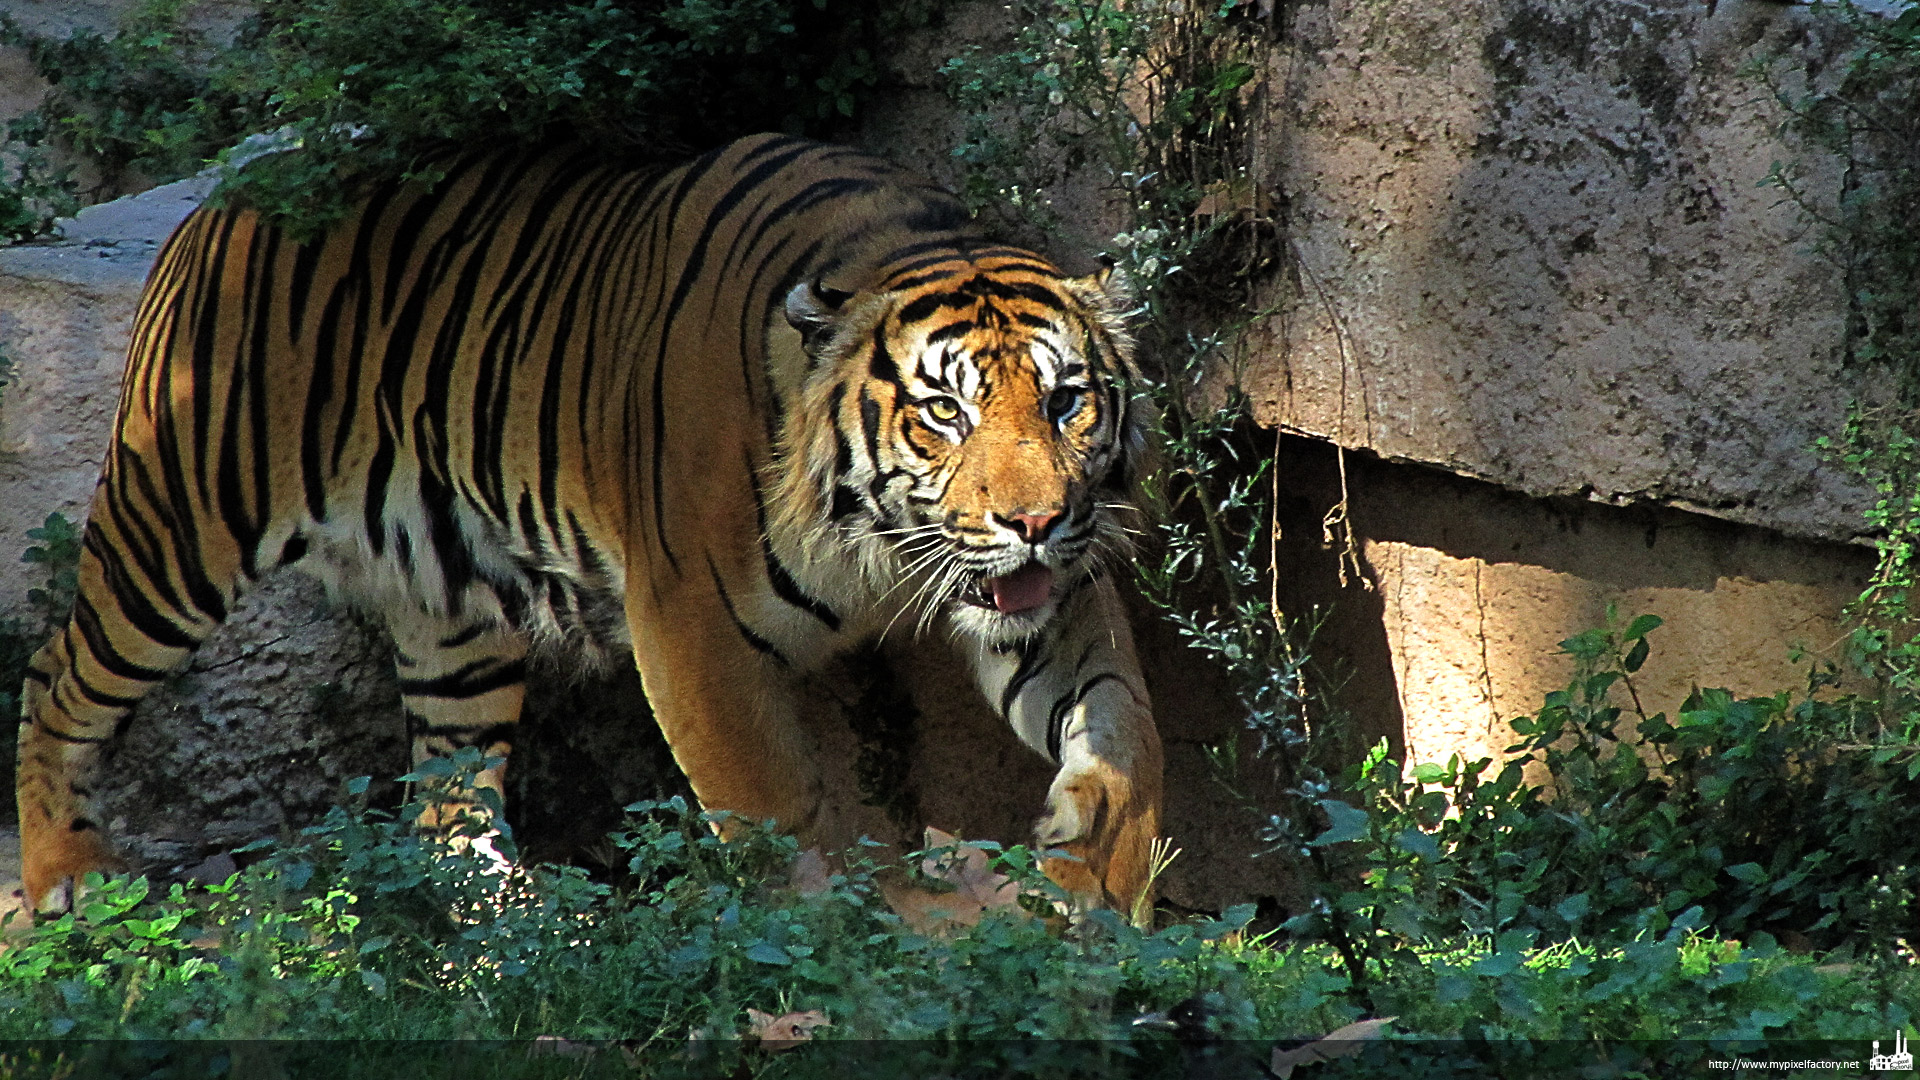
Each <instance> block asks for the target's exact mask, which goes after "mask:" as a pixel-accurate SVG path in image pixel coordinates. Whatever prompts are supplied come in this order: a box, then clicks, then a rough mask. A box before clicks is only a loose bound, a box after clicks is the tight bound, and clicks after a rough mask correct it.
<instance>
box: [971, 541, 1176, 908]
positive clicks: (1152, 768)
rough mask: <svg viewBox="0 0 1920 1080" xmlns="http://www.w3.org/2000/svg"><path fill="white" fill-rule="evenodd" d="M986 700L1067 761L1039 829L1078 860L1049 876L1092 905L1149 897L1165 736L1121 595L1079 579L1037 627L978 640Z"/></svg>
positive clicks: (1058, 863) (1035, 744) (1042, 840)
mask: <svg viewBox="0 0 1920 1080" xmlns="http://www.w3.org/2000/svg"><path fill="white" fill-rule="evenodd" d="M973 660H974V670H975V674H976V677H977V678H978V680H979V683H980V688H981V690H982V691H983V692H985V694H986V695H987V700H988V702H989V703H991V704H992V705H993V706H994V707H995V708H997V709H998V710H999V711H1000V713H1001V715H1002V716H1004V717H1006V719H1007V722H1008V724H1010V725H1011V726H1012V727H1013V730H1014V733H1015V734H1016V735H1018V736H1019V737H1020V741H1022V742H1024V743H1026V744H1027V745H1028V746H1030V747H1032V748H1033V749H1035V750H1037V751H1039V752H1040V753H1042V754H1044V755H1046V756H1047V758H1048V759H1049V760H1051V761H1054V762H1056V763H1058V765H1059V766H1060V771H1059V772H1058V773H1056V774H1055V775H1054V779H1053V784H1052V786H1051V787H1050V788H1049V789H1048V791H1047V805H1046V812H1045V813H1044V814H1043V815H1042V816H1041V818H1040V820H1039V821H1038V822H1036V823H1035V826H1034V839H1035V840H1036V841H1037V842H1038V843H1039V844H1041V845H1042V846H1044V847H1052V848H1060V849H1062V850H1064V851H1066V852H1067V854H1069V855H1070V856H1072V859H1054V860H1050V861H1049V862H1048V863H1047V865H1046V869H1047V875H1048V876H1049V877H1051V878H1052V879H1053V880H1054V881H1055V882H1056V883H1058V884H1059V885H1061V886H1062V887H1063V888H1065V889H1067V890H1068V891H1069V892H1071V893H1072V894H1073V895H1074V896H1075V898H1076V899H1077V900H1078V901H1079V902H1080V903H1082V904H1086V905H1105V906H1108V907H1111V908H1113V909H1114V910H1117V911H1119V912H1121V913H1123V914H1128V915H1131V914H1133V913H1134V912H1135V910H1136V907H1137V906H1138V905H1139V904H1141V902H1142V901H1143V900H1144V901H1146V902H1149V903H1150V902H1151V897H1150V896H1149V895H1148V889H1149V888H1150V886H1151V882H1150V881H1149V878H1150V876H1151V872H1152V871H1151V863H1152V848H1153V842H1154V840H1155V839H1157V838H1158V837H1159V835H1160V798H1161V791H1160V788H1161V767H1162V766H1161V757H1160V736H1159V733H1158V732H1157V731H1156V730H1155V729H1154V725H1153V707H1152V703H1151V702H1150V701H1149V699H1148V696H1147V689H1146V683H1145V681H1144V680H1143V679H1142V678H1141V676H1140V664H1139V661H1138V659H1136V658H1135V656H1134V651H1133V636H1132V634H1131V633H1129V631H1128V629H1127V622H1126V616H1125V612H1124V611H1123V610H1122V607H1121V603H1120V597H1119V595H1118V594H1117V593H1116V592H1115V590H1114V587H1113V585H1112V583H1111V582H1109V581H1107V580H1106V579H1105V578H1101V579H1098V580H1095V581H1091V582H1088V583H1087V584H1085V585H1083V586H1081V587H1080V589H1079V590H1077V591H1076V592H1075V593H1074V595H1073V596H1072V597H1070V598H1069V599H1068V600H1067V601H1066V603H1064V604H1063V605H1062V608H1061V610H1060V612H1059V613H1058V614H1056V615H1055V616H1054V618H1053V620H1052V621H1051V622H1050V623H1049V625H1048V626H1047V628H1046V630H1044V631H1043V632H1042V633H1041V634H1040V635H1039V636H1038V637H1035V638H1030V639H1028V640H1027V641H1024V642H1021V643H1019V644H1017V645H1014V646H1012V647H1010V648H1005V649H1004V651H1003V650H1001V649H996V648H993V647H988V646H984V645H976V646H975V648H974V657H973Z"/></svg>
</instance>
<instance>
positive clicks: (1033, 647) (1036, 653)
mask: <svg viewBox="0 0 1920 1080" xmlns="http://www.w3.org/2000/svg"><path fill="white" fill-rule="evenodd" d="M1040 646H1041V643H1040V641H1039V640H1038V639H1035V638H1029V639H1027V640H1026V641H1023V642H1021V643H1020V665H1019V666H1018V667H1016V668H1014V669H1013V678H1011V679H1008V680H1007V685H1006V689H1004V690H1002V691H1000V716H1001V717H1002V718H1003V719H1007V720H1011V719H1013V699H1014V698H1016V697H1019V696H1020V690H1021V689H1022V688H1023V687H1025V686H1026V685H1027V683H1028V682H1030V681H1032V679H1033V677H1034V676H1036V675H1038V674H1040V672H1041V670H1042V669H1043V668H1045V667H1046V666H1047V660H1046V656H1045V655H1044V654H1045V650H1044V649H1042V648H1041V647H1040Z"/></svg>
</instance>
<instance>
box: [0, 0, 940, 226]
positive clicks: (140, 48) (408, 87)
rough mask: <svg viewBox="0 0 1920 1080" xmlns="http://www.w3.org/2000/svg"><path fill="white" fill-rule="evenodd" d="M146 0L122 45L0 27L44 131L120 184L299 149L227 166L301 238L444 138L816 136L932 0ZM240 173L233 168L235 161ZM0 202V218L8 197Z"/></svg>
mask: <svg viewBox="0 0 1920 1080" xmlns="http://www.w3.org/2000/svg"><path fill="white" fill-rule="evenodd" d="M181 8H182V3H181V0H148V2H147V3H145V4H144V5H142V6H140V7H138V8H136V9H134V11H133V12H132V13H131V14H130V16H129V17H128V20H127V21H126V22H125V23H124V24H123V25H122V26H121V28H120V30H119V32H118V33H117V34H114V35H112V36H106V35H100V34H94V33H90V32H85V31H83V32H80V33H77V34H75V35H74V36H73V37H72V38H69V39H67V40H64V41H61V40H53V39H47V38H40V37H36V36H34V35H31V34H27V33H25V32H23V31H22V30H21V29H20V28H19V27H18V25H17V24H15V23H14V22H12V21H11V20H8V19H6V18H5V17H4V16H0V43H5V44H19V45H24V46H26V47H27V49H28V50H29V53H30V55H31V56H32V58H33V60H34V62H35V63H36V65H37V66H38V68H39V69H40V71H41V72H42V74H43V75H44V76H45V77H46V78H47V79H48V81H49V82H51V83H52V84H53V86H54V91H53V94H52V95H51V97H50V98H49V100H48V102H47V103H46V104H45V105H44V106H42V108H41V110H40V111H39V113H38V115H37V117H36V118H35V120H34V122H35V123H37V124H38V125H40V126H39V128H38V129H36V130H44V131H45V132H47V133H48V134H50V135H51V136H52V137H53V138H55V139H56V140H58V141H59V142H60V143H61V144H62V145H64V146H66V147H68V148H69V149H71V150H73V151H75V152H77V153H79V154H80V155H82V156H83V157H84V158H86V159H87V160H90V161H93V162H95V163H96V164H98V165H99V166H100V168H101V169H102V171H103V173H105V174H106V176H107V177H108V181H109V183H111V182H113V181H115V180H117V179H118V178H120V177H121V176H122V175H123V174H125V173H127V172H129V171H133V172H139V173H143V174H146V175H148V176H150V177H151V178H153V179H156V180H164V179H171V178H173V177H175V176H179V175H183V174H185V173H188V172H191V171H193V170H195V169H196V168H198V167H199V166H200V164H201V163H202V162H204V161H205V160H206V159H208V158H211V157H214V156H215V155H217V154H220V153H222V152H223V151H225V150H227V148H229V147H232V146H234V145H235V144H236V143H238V142H239V141H240V139H241V138H242V136H245V135H247V134H250V133H265V132H275V133H278V135H277V139H278V142H279V144H280V145H281V146H283V147H286V148H290V149H291V150H292V152H283V153H277V154H269V155H262V156H258V157H256V158H254V159H253V160H252V161H251V162H250V163H249V164H247V165H246V166H245V167H244V168H240V169H237V170H236V171H231V172H229V174H228V175H227V176H226V178H225V180H224V181H223V185H222V188H221V193H220V195H219V196H218V197H244V198H246V199H248V200H250V201H252V202H253V203H254V204H256V205H258V206H260V207H261V208H262V209H263V210H265V211H266V212H267V213H269V214H270V215H272V216H274V217H276V218H278V219H280V220H282V221H285V222H287V223H289V224H291V225H293V226H294V227H295V228H296V229H297V230H299V231H303V232H311V231H314V230H317V229H319V228H322V227H324V226H325V225H326V224H327V223H329V222H331V221H333V220H336V219H337V218H338V217H339V216H340V215H341V214H343V213H344V212H345V210H346V207H347V205H348V204H349V203H350V201H351V200H352V198H353V196H354V193H355V192H356V191H357V190H359V187H360V186H361V184H362V183H363V182H366V181H370V180H376V179H391V178H394V177H399V176H421V177H426V178H429V179H430V178H432V176H433V172H434V170H433V164H432V162H433V161H434V159H435V157H436V156H437V155H439V154H441V153H444V152H445V151H446V149H447V148H449V147H470V146H477V145H487V146H498V145H503V144H520V145H529V146H530V145H536V144H539V143H541V142H543V141H546V140H549V139H558V138H567V139H575V140H581V141H584V142H586V143H587V144H589V145H593V146H599V147H604V148H606V149H607V150H608V152H609V153H626V154H637V155H641V156H655V157H664V156H669V155H670V156H682V155H683V154H684V153H685V152H687V151H688V150H689V149H693V148H698V149H704V148H706V147H708V146H711V145H714V144H717V143H719V142H721V141H723V140H725V139H727V138H730V137H733V136H736V135H742V134H746V133H748V132H752V131H757V130H762V129H767V128H773V129H784V130H792V131H805V130H818V129H820V128H821V127H822V126H823V125H825V124H828V123H831V122H834V121H837V120H840V119H842V118H845V117H847V116H851V115H852V114H853V113H854V111H855V110H856V109H857V107H858V103H859V101H860V99H861V97H862V96H864V95H865V94H867V93H870V92H871V91H872V90H873V89H874V88H875V87H876V86H878V84H879V82H880V79H881V75H882V72H881V68H880V65H879V64H878V62H877V61H876V60H875V59H874V57H875V56H876V55H877V53H878V50H879V48H880V47H881V44H882V43H883V42H884V41H885V40H886V39H887V38H888V36H889V35H892V34H894V33H897V32H898V31H899V30H900V29H901V28H903V27H905V26H909V25H914V24H918V23H924V22H926V21H927V20H928V19H929V18H930V17H931V11H932V6H931V5H928V4H925V3H922V2H919V0H916V2H914V3H909V4H882V3H877V2H873V0H812V2H805V3H802V2H797V0H675V2H673V3H668V4H662V5H640V6H619V5H615V4H613V3H612V2H611V0H595V2H593V3H587V4H575V5H566V6H559V7H556V6H554V5H551V4H540V3H530V2H526V0H432V2H426V3H416V2H413V0H291V2H286V3H275V4H269V5H263V6H261V8H260V10H259V11H258V12H257V13H256V14H255V15H253V16H252V17H250V18H249V19H248V20H246V21H245V22H244V23H243V24H242V25H241V26H240V28H239V30H238V32H237V34H236V35H235V36H234V38H233V40H232V41H231V42H221V41H216V40H213V39H210V38H209V37H207V36H206V35H204V34H200V33H197V32H194V31H192V30H190V29H189V28H187V27H186V26H185V25H184V24H183V23H182V21H181V18H180V14H181ZM236 164H237V163H236ZM0 209H4V207H3V206H0Z"/></svg>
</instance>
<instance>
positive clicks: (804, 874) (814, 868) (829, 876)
mask: <svg viewBox="0 0 1920 1080" xmlns="http://www.w3.org/2000/svg"><path fill="white" fill-rule="evenodd" d="M787 887H788V888H790V889H792V890H793V891H794V892H797V893H799V894H800V895H801V896H825V895H826V894H827V891H828V890H829V889H831V888H833V873H832V872H831V871H829V870H828V869H827V860H826V859H825V858H824V857H823V856H822V855H821V854H820V849H819V848H808V849H807V850H805V851H803V852H801V853H800V857H799V858H797V859H795V860H793V869H792V870H790V871H788V873H787Z"/></svg>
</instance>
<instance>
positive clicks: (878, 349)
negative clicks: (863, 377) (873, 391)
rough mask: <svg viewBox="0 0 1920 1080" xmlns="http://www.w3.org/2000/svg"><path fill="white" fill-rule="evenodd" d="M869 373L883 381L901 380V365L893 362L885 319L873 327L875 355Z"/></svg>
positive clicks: (869, 366) (893, 381)
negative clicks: (888, 344)
mask: <svg viewBox="0 0 1920 1080" xmlns="http://www.w3.org/2000/svg"><path fill="white" fill-rule="evenodd" d="M867 374H869V375H871V376H873V377H874V378H876V379H879V380H880V381H882V382H890V383H895V384H898V383H899V382H900V365H898V364H896V363H894V362H893V353H892V352H890V351H889V350H888V349H887V324H886V321H885V320H884V319H883V320H881V321H880V322H878V323H875V324H874V327H873V357H872V361H871V363H869V364H868V365H867Z"/></svg>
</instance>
